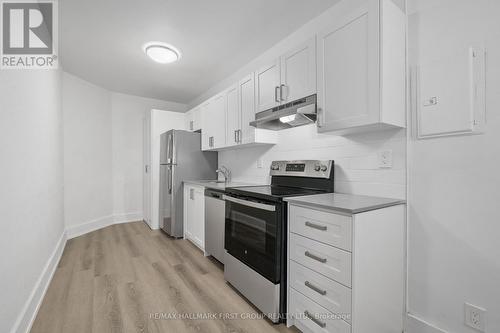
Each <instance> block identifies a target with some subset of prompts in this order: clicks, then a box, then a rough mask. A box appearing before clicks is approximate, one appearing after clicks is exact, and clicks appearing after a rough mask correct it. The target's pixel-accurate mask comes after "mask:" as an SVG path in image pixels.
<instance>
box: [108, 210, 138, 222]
mask: <svg viewBox="0 0 500 333" xmlns="http://www.w3.org/2000/svg"><path fill="white" fill-rule="evenodd" d="M142 219H143V214H142V212H132V213H125V214H114V215H113V221H114V223H128V222H135V221H142Z"/></svg>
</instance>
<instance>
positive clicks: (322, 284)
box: [289, 260, 351, 322]
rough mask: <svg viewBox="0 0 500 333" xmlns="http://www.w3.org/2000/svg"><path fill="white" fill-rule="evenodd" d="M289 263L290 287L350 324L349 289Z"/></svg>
mask: <svg viewBox="0 0 500 333" xmlns="http://www.w3.org/2000/svg"><path fill="white" fill-rule="evenodd" d="M289 263H290V266H289V270H290V287H292V288H294V289H295V290H297V291H299V292H300V293H302V294H304V295H306V296H307V297H309V298H310V299H312V300H313V301H315V302H316V303H318V304H319V305H321V306H322V307H324V308H326V309H327V310H328V311H330V312H332V313H336V314H339V315H343V316H344V317H343V318H345V319H344V320H346V321H347V322H350V314H351V289H349V288H347V287H346V286H343V285H341V284H340V283H338V282H335V281H333V280H330V279H329V278H327V277H325V276H323V275H321V274H318V273H316V272H314V271H312V270H310V269H309V268H306V267H304V266H302V265H300V264H297V263H296V262H294V261H291V260H290V261H289Z"/></svg>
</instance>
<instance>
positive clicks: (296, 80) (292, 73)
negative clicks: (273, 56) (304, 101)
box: [279, 38, 316, 103]
mask: <svg viewBox="0 0 500 333" xmlns="http://www.w3.org/2000/svg"><path fill="white" fill-rule="evenodd" d="M280 67H281V73H280V77H281V80H280V81H281V84H280V89H279V97H280V98H279V99H280V102H285V103H286V102H291V101H294V100H297V99H299V98H303V97H307V96H309V95H313V94H315V93H316V38H311V39H309V40H308V41H307V42H305V43H303V44H301V45H299V46H297V47H296V48H294V49H292V50H290V51H288V52H287V53H285V54H284V55H283V56H281V58H280Z"/></svg>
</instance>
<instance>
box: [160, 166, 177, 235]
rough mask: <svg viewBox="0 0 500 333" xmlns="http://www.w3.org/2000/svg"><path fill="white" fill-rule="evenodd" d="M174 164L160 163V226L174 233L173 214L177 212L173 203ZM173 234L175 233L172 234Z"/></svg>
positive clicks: (168, 232) (167, 231)
mask: <svg viewBox="0 0 500 333" xmlns="http://www.w3.org/2000/svg"><path fill="white" fill-rule="evenodd" d="M172 177H173V167H172V165H160V212H159V221H160V228H162V229H163V230H164V231H165V232H166V233H167V234H169V235H172V233H173V230H172V215H173V214H174V213H175V212H174V209H173V205H172V200H173V197H172ZM172 236H173V235H172Z"/></svg>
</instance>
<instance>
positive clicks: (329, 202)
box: [284, 193, 406, 214]
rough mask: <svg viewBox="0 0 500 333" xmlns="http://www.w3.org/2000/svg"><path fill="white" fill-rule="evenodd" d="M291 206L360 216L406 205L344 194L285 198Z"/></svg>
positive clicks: (388, 200)
mask: <svg viewBox="0 0 500 333" xmlns="http://www.w3.org/2000/svg"><path fill="white" fill-rule="evenodd" d="M284 200H285V201H287V202H289V203H291V204H298V205H301V206H308V207H311V208H323V209H331V210H335V211H338V212H342V213H347V214H358V213H362V212H366V211H369V210H375V209H380V208H385V207H390V206H395V205H401V204H405V203H406V201H404V200H401V199H391V198H379V197H370V196H365V195H352V194H342V193H325V194H314V195H306V196H300V197H290V198H285V199H284Z"/></svg>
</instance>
